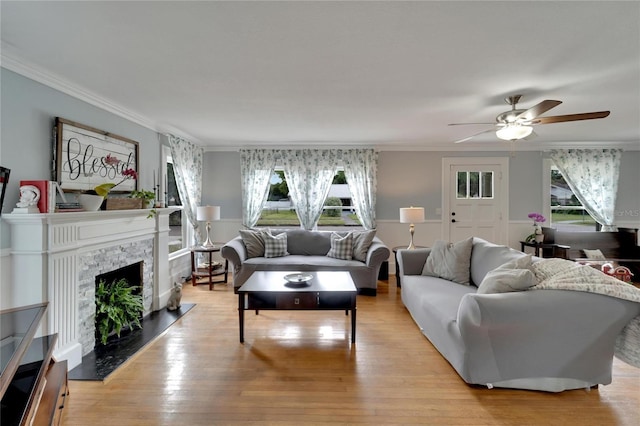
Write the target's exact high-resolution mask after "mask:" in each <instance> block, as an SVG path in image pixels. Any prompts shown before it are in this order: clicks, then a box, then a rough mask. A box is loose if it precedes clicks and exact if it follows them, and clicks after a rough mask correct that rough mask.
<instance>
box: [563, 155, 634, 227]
mask: <svg viewBox="0 0 640 426" xmlns="http://www.w3.org/2000/svg"><path fill="white" fill-rule="evenodd" d="M621 156H622V150H620V149H567V150H562V149H554V150H552V151H551V159H552V160H553V162H554V163H555V164H556V166H557V167H558V169H559V170H560V172H561V173H562V176H564V179H565V180H566V181H567V183H568V184H569V187H570V188H571V190H572V191H573V193H574V194H575V196H576V198H578V200H579V201H580V202H581V203H582V205H583V206H584V207H585V209H586V210H587V212H589V214H590V215H591V216H592V217H593V218H594V219H595V220H596V221H598V223H600V224H601V225H602V229H601V230H602V231H616V230H617V228H616V226H615V207H616V197H617V195H618V178H619V176H620V158H621Z"/></svg>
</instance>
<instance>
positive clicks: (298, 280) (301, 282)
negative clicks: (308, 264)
mask: <svg viewBox="0 0 640 426" xmlns="http://www.w3.org/2000/svg"><path fill="white" fill-rule="evenodd" d="M312 278H313V275H312V274H310V273H308V272H293V273H291V274H287V275H285V276H284V279H285V281H287V283H286V284H285V285H287V286H290V287H304V286H307V285H310V283H309V281H311V279H312Z"/></svg>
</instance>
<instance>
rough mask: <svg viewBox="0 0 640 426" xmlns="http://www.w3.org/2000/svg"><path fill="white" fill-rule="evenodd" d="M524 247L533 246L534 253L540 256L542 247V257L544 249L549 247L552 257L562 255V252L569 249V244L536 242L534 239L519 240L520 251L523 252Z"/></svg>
mask: <svg viewBox="0 0 640 426" xmlns="http://www.w3.org/2000/svg"><path fill="white" fill-rule="evenodd" d="M525 247H533V251H534V255H535V256H537V257H540V250H541V249H542V257H544V249H551V253H552V257H560V258H562V257H564V255H563V254H564V252H565V251H566V250H569V248H570V247H569V246H565V245H562V244H554V243H536V242H534V241H520V251H521V252H523V253H525V251H524V248H525Z"/></svg>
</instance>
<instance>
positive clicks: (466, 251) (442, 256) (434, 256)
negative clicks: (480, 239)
mask: <svg viewBox="0 0 640 426" xmlns="http://www.w3.org/2000/svg"><path fill="white" fill-rule="evenodd" d="M472 245H473V238H467V239H466V240H462V241H458V242H457V243H455V244H453V243H448V242H446V241H436V242H435V243H434V245H433V247H432V248H431V253H430V254H429V257H427V261H426V262H425V264H424V268H423V269H422V275H429V276H432V277H440V278H444V279H447V280H450V281H453V282H456V283H458V284H466V285H469V268H470V262H471V248H472Z"/></svg>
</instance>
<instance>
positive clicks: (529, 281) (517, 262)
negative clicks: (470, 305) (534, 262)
mask: <svg viewBox="0 0 640 426" xmlns="http://www.w3.org/2000/svg"><path fill="white" fill-rule="evenodd" d="M530 267H531V255H526V256H522V257H519V258H518V259H514V260H511V261H509V262H507V263H505V264H503V265H500V266H499V267H497V268H496V269H494V270H493V271H489V272H487V275H486V276H485V277H484V279H483V280H482V283H480V285H479V286H478V294H487V293H507V292H512V291H522V290H526V289H528V288H529V287H533V286H534V285H536V284H538V281H537V280H536V276H535V274H534V273H533V272H532V271H531V269H529V268H530Z"/></svg>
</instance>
